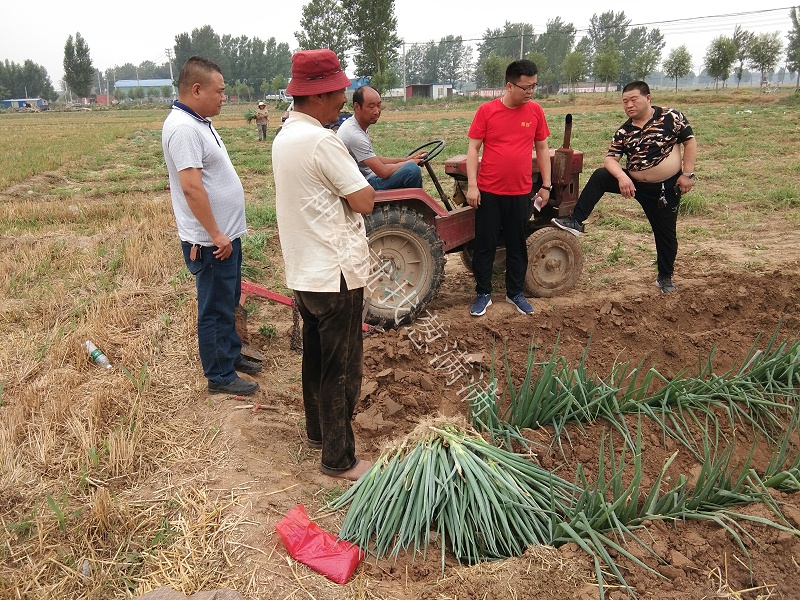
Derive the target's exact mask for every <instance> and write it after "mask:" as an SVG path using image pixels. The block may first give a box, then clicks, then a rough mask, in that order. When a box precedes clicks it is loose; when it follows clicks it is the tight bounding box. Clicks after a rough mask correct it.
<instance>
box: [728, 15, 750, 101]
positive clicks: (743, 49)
mask: <svg viewBox="0 0 800 600" xmlns="http://www.w3.org/2000/svg"><path fill="white" fill-rule="evenodd" d="M731 39H732V40H733V45H734V46H736V60H737V61H738V62H739V66H738V67H736V71H735V73H736V87H737V88H738V87H739V84H741V83H742V75H743V74H744V61H746V60H747V54H748V46H749V45H750V41H751V40H752V39H753V32H752V31H747V30H745V29H742V26H741V25H737V26H736V27H734V29H733V35H732V36H731Z"/></svg>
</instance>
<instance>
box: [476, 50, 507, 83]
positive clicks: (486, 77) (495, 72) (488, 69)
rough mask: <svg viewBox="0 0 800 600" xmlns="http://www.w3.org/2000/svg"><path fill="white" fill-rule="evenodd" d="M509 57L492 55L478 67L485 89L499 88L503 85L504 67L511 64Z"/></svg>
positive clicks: (504, 77)
mask: <svg viewBox="0 0 800 600" xmlns="http://www.w3.org/2000/svg"><path fill="white" fill-rule="evenodd" d="M513 61H514V59H513V58H512V57H510V56H499V55H497V54H492V55H491V56H489V57H488V58H487V59H486V60H484V61H483V63H482V64H481V65H480V66H479V67H478V68H479V69H480V70H481V71H482V73H481V74H482V76H483V81H484V85H486V86H487V87H493V88H501V87H503V85H504V84H505V79H506V67H508V65H509V64H510V63H511V62H513Z"/></svg>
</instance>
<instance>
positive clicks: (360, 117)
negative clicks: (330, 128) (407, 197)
mask: <svg viewBox="0 0 800 600" xmlns="http://www.w3.org/2000/svg"><path fill="white" fill-rule="evenodd" d="M381 110H382V107H381V96H380V94H378V91H377V90H376V89H375V88H372V87H370V86H368V85H365V86H362V87H360V88H358V89H357V90H356V91H355V92H354V93H353V113H354V116H353V117H352V118H350V119H347V120H346V121H345V122H344V123H342V124H341V126H340V127H339V131H338V132H337V133H336V135H338V136H339V139H340V140H342V141H343V142H344V145H345V146H347V150H348V151H349V152H350V155H351V156H352V157H353V158H354V159H355V161H356V162H357V163H358V168H359V170H360V171H361V173H362V175H364V177H365V178H366V179H367V182H368V183H369V184H370V185H371V186H372V187H373V188H374V189H376V190H393V189H397V188H412V187H416V188H421V187H422V172H421V171H420V168H419V166H418V164H419V163H420V162H421V161H422V160H424V158H425V152H417V153H416V154H414V155H413V156H409V157H406V158H388V157H385V156H376V154H375V151H374V150H373V149H372V141H371V140H370V139H369V134H368V133H367V128H368V127H369V126H370V125H374V124H375V123H377V122H378V119H380V118H381Z"/></svg>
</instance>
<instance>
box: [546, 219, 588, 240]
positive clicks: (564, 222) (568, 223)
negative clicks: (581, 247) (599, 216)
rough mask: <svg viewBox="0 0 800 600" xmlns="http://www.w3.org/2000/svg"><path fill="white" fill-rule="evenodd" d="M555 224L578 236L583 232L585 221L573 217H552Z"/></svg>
mask: <svg viewBox="0 0 800 600" xmlns="http://www.w3.org/2000/svg"><path fill="white" fill-rule="evenodd" d="M551 221H552V223H553V225H555V226H556V227H558V228H559V229H563V230H564V231H569V232H570V233H571V234H572V235H574V236H578V235H580V234H582V233H583V223H581V222H580V221H578V220H577V219H575V218H573V217H564V218H563V219H551Z"/></svg>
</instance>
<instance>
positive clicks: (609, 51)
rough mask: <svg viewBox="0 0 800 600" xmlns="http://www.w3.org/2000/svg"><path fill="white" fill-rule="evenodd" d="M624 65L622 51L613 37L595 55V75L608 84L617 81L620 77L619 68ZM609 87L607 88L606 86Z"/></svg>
mask: <svg viewBox="0 0 800 600" xmlns="http://www.w3.org/2000/svg"><path fill="white" fill-rule="evenodd" d="M621 67H622V53H621V52H620V51H619V50H618V49H617V45H616V43H615V42H614V40H613V39H609V40H608V41H606V42H605V46H604V47H602V48H600V50H599V51H598V52H597V53H596V54H595V56H594V69H593V71H594V76H595V79H597V80H599V81H602V82H603V83H605V84H606V86H608V85H609V84H610V83H612V82H616V81H617V80H618V78H619V70H620V68H621ZM606 89H607V88H606Z"/></svg>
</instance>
